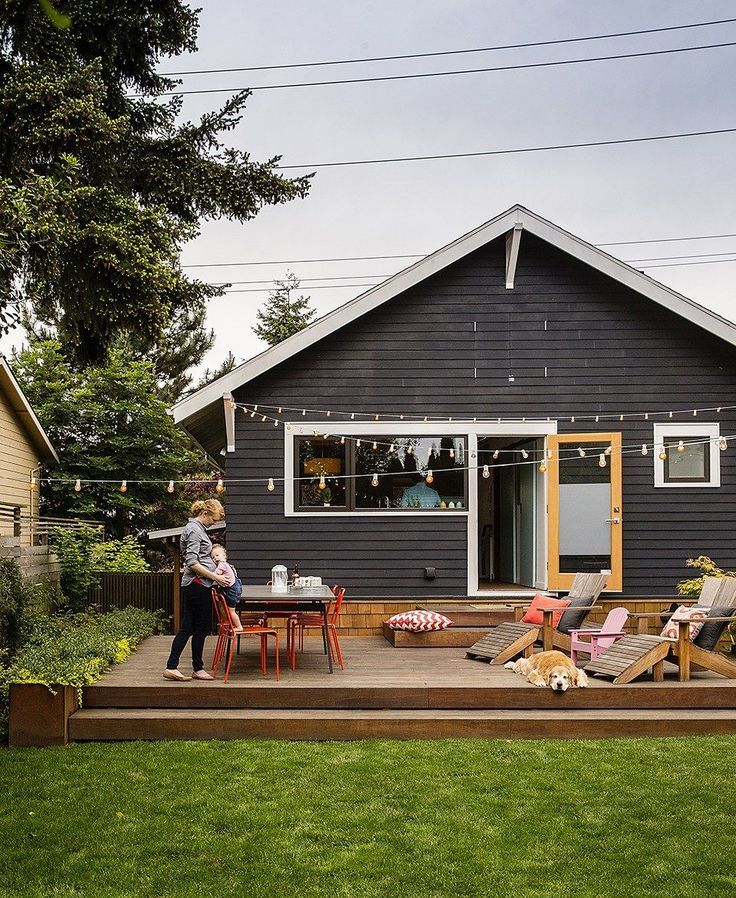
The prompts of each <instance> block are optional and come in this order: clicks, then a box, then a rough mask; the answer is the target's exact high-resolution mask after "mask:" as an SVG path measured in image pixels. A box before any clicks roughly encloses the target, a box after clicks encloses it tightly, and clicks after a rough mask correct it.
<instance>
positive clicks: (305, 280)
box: [212, 250, 736, 290]
mask: <svg viewBox="0 0 736 898" xmlns="http://www.w3.org/2000/svg"><path fill="white" fill-rule="evenodd" d="M735 252H736V250H735ZM394 273H395V272H394ZM390 277H393V274H341V275H340V276H339V277H322V278H299V284H300V285H301V284H308V283H313V282H314V281H346V280H347V281H351V280H355V279H356V278H390ZM278 280H279V278H270V279H269V280H265V281H225V282H223V283H221V284H213V285H212V286H214V287H224V286H225V285H226V284H229V285H231V286H234V285H236V284H237V285H238V286H240V285H241V284H242V285H249V284H275V283H277V282H278ZM291 289H292V290H298V289H299V287H292V288H291Z"/></svg>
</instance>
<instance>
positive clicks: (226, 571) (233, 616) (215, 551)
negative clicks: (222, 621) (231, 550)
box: [210, 546, 243, 631]
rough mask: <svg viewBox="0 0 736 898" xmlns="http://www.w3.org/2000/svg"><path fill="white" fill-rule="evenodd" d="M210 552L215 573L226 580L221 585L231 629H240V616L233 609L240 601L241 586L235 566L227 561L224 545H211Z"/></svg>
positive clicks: (241, 626)
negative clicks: (214, 564)
mask: <svg viewBox="0 0 736 898" xmlns="http://www.w3.org/2000/svg"><path fill="white" fill-rule="evenodd" d="M210 554H211V556H212V560H213V561H214V562H215V563H216V564H217V567H216V568H215V573H216V574H217V575H218V576H219V577H224V578H225V579H226V580H227V586H225V587H223V592H224V593H225V601H226V602H227V610H228V614H229V615H230V620H231V622H232V625H233V629H234V630H236V631H241V630H242V629H243V625H242V623H241V622H240V617H239V616H238V613H237V611H236V610H235V606H236V605H237V604H238V602H239V601H240V592H241V590H242V588H243V586H242V584H241V582H240V580H239V579H238V575H237V572H236V571H235V568H234V567H233V566H232V565H230V564H228V563H227V552H226V551H225V548H224V546H213V547H212V552H211V553H210Z"/></svg>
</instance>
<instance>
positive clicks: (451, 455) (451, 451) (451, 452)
mask: <svg viewBox="0 0 736 898" xmlns="http://www.w3.org/2000/svg"><path fill="white" fill-rule="evenodd" d="M450 458H455V450H454V449H450Z"/></svg>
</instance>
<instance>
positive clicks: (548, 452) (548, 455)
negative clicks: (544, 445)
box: [547, 449, 553, 458]
mask: <svg viewBox="0 0 736 898" xmlns="http://www.w3.org/2000/svg"><path fill="white" fill-rule="evenodd" d="M552 455H553V452H552V450H551V449H548V450H547V458H552Z"/></svg>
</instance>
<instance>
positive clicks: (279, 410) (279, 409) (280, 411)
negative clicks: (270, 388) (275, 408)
mask: <svg viewBox="0 0 736 898" xmlns="http://www.w3.org/2000/svg"><path fill="white" fill-rule="evenodd" d="M279 414H281V406H279Z"/></svg>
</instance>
